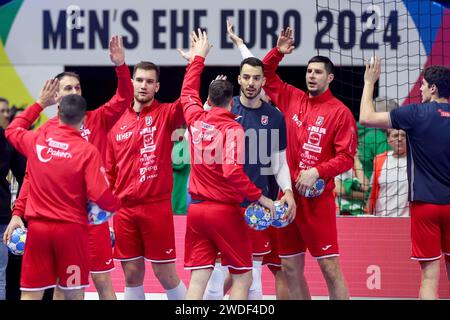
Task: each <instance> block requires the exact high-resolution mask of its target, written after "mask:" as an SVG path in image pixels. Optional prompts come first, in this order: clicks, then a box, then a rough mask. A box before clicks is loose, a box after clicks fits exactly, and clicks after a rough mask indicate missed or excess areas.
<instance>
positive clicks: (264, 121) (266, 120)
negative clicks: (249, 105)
mask: <svg viewBox="0 0 450 320" xmlns="http://www.w3.org/2000/svg"><path fill="white" fill-rule="evenodd" d="M268 123H269V116H266V115H262V116H261V124H262V125H263V126H266V125H267V124H268Z"/></svg>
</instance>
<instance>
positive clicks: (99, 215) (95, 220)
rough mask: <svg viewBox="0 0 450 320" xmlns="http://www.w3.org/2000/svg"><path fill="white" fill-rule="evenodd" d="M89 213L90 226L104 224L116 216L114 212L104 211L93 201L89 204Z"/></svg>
mask: <svg viewBox="0 0 450 320" xmlns="http://www.w3.org/2000/svg"><path fill="white" fill-rule="evenodd" d="M87 211H88V221H89V224H95V225H97V224H102V223H104V222H106V221H108V220H109V219H111V217H112V216H113V215H114V213H113V212H109V211H106V210H103V209H102V208H100V207H99V206H98V205H97V204H95V203H94V202H91V201H89V202H88V206H87Z"/></svg>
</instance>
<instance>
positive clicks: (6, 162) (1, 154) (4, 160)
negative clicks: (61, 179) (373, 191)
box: [0, 98, 26, 300]
mask: <svg viewBox="0 0 450 320" xmlns="http://www.w3.org/2000/svg"><path fill="white" fill-rule="evenodd" d="M0 104H1V106H0V107H1V108H3V107H5V108H8V100H6V99H3V98H0ZM2 111H3V110H2ZM6 114H7V113H6V112H1V114H0V237H3V232H4V231H5V229H6V226H7V225H8V223H9V220H10V219H11V189H10V182H9V181H8V180H7V176H8V174H9V171H10V170H11V171H12V173H13V175H14V177H15V178H16V180H17V182H18V184H19V189H20V186H21V185H22V181H23V176H24V174H25V166H26V160H25V159H24V157H23V156H22V155H21V154H19V153H18V152H17V151H16V150H15V149H14V148H13V147H12V146H11V144H10V143H9V142H8V141H7V140H6V138H5V130H4V129H5V128H6V126H7V125H8V118H7V117H6V116H5V115H6ZM17 192H19V191H17ZM13 257H14V256H11V258H12V259H11V262H12V263H13V264H14V263H15V262H13V261H12V260H13V259H14V258H13ZM8 260H9V257H8V248H7V247H6V245H4V244H3V243H0V300H5V298H8V299H9V298H13V297H10V295H9V294H7V292H6V279H7V275H6V272H7V270H6V266H7V265H8ZM18 260H19V261H18V262H19V263H20V258H19V259H18ZM19 270H20V269H19ZM8 292H9V293H11V294H12V293H13V292H12V291H10V290H8ZM18 294H20V291H18ZM7 296H8V297H7Z"/></svg>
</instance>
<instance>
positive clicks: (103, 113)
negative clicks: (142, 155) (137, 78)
mask: <svg viewBox="0 0 450 320" xmlns="http://www.w3.org/2000/svg"><path fill="white" fill-rule="evenodd" d="M109 57H110V59H111V62H112V63H114V65H115V69H116V75H117V89H116V93H115V95H114V96H113V97H112V98H111V99H110V100H109V101H108V102H106V103H105V104H104V105H102V106H101V107H100V108H98V109H96V110H94V111H92V113H93V114H94V115H95V116H98V117H100V118H101V119H100V120H99V121H102V123H103V124H104V125H105V126H106V128H107V130H109V129H111V128H112V127H113V126H114V124H115V123H116V122H117V120H119V118H120V116H121V115H122V113H123V112H124V111H125V110H126V108H127V107H129V106H130V105H131V102H132V101H133V98H134V90H133V84H132V82H131V74H130V70H129V69H128V66H127V64H126V63H125V49H124V47H123V41H122V36H117V35H115V36H113V37H112V38H111V40H110V41H109Z"/></svg>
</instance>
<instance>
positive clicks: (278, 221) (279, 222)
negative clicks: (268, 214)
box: [272, 201, 289, 228]
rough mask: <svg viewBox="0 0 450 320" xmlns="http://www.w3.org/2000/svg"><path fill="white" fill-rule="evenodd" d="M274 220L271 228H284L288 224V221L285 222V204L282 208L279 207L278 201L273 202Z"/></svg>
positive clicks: (286, 207) (286, 206)
mask: <svg viewBox="0 0 450 320" xmlns="http://www.w3.org/2000/svg"><path fill="white" fill-rule="evenodd" d="M273 204H274V206H275V218H274V219H273V221H272V226H273V227H275V228H284V227H286V226H287V225H288V224H289V221H288V220H287V216H286V213H287V209H288V205H287V204H286V203H285V204H284V206H281V203H280V201H275V202H274V203H273Z"/></svg>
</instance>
